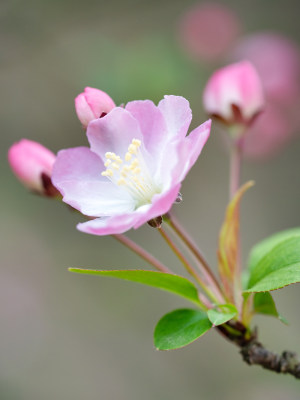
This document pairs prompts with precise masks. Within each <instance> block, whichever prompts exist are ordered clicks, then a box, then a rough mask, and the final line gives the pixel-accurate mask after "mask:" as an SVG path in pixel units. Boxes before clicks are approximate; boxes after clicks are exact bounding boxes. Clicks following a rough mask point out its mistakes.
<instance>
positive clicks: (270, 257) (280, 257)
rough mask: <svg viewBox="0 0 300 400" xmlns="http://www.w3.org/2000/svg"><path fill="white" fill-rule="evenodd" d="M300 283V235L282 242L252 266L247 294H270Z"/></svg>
mask: <svg viewBox="0 0 300 400" xmlns="http://www.w3.org/2000/svg"><path fill="white" fill-rule="evenodd" d="M297 282H300V235H297V234H296V235H295V236H292V237H289V238H288V239H284V240H282V241H281V242H280V243H279V244H276V245H275V246H274V247H272V248H271V250H269V251H268V252H267V253H266V254H265V255H264V256H263V257H261V258H260V259H259V261H258V263H257V264H256V265H253V266H252V269H251V271H250V279H249V283H248V288H247V290H246V292H268V291H270V290H276V289H279V288H282V287H284V286H287V285H290V284H292V283H297Z"/></svg>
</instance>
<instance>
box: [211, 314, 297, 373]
mask: <svg viewBox="0 0 300 400" xmlns="http://www.w3.org/2000/svg"><path fill="white" fill-rule="evenodd" d="M218 330H219V332H220V333H221V334H222V335H223V336H225V337H226V339H228V340H229V341H231V342H233V343H234V344H236V345H237V346H238V347H240V354H241V356H242V358H243V360H244V361H245V362H246V363H247V364H248V365H260V366H261V367H262V368H265V369H268V370H270V371H273V372H277V373H278V374H290V375H293V376H294V377H295V378H296V379H300V361H299V359H298V358H297V354H296V353H294V352H291V351H283V352H282V354H281V355H279V354H276V353H273V352H271V351H270V350H267V349H266V348H265V347H264V346H263V345H262V344H261V343H260V342H259V341H258V340H257V332H256V331H255V332H254V333H252V334H249V332H247V330H246V328H245V327H243V325H242V324H240V323H239V322H233V323H230V322H229V323H227V324H224V325H221V326H218Z"/></svg>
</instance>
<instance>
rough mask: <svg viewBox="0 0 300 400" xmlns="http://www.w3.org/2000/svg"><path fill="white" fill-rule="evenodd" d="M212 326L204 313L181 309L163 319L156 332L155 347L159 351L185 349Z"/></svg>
mask: <svg viewBox="0 0 300 400" xmlns="http://www.w3.org/2000/svg"><path fill="white" fill-rule="evenodd" d="M211 326H212V324H211V322H210V320H209V319H208V318H207V314H206V313H205V312H204V311H199V310H191V309H180V310H175V311H172V312H170V313H169V314H166V315H165V316H163V317H162V318H161V320H160V321H159V322H158V324H157V325H156V328H155V331H154V345H155V347H156V348H157V349H158V350H173V349H178V348H180V347H184V346H186V345H188V344H190V343H192V342H193V341H194V340H196V339H198V338H199V337H200V336H202V335H203V334H204V333H205V332H207V331H208V330H209V329H210V328H211Z"/></svg>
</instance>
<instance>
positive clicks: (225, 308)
mask: <svg viewBox="0 0 300 400" xmlns="http://www.w3.org/2000/svg"><path fill="white" fill-rule="evenodd" d="M237 314H238V310H237V308H236V307H235V306H234V305H233V304H220V305H218V306H216V307H215V308H211V309H210V310H208V311H207V316H208V318H209V320H210V322H211V323H212V324H213V325H214V326H218V325H222V324H225V322H227V321H229V320H231V319H232V318H234V317H235V316H236V315H237Z"/></svg>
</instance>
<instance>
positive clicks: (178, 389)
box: [0, 0, 300, 400]
mask: <svg viewBox="0 0 300 400" xmlns="http://www.w3.org/2000/svg"><path fill="white" fill-rule="evenodd" d="M224 4H225V3H223V5H222V4H219V5H218V4H217V3H210V2H208V3H207V2H206V3H201V2H200V3H199V2H198V3H196V2H194V1H190V0H186V1H180V0H160V1H158V0H151V1H149V0H148V1H145V0H140V1H138V0H123V1H120V0H118V1H116V0H111V1H110V2H107V1H106V2H105V1H102V0H98V1H92V0H86V1H84V2H77V1H71V0H51V1H50V0H45V1H42V0H40V1H37V0H36V1H34V0H28V1H26V2H25V1H21V0H9V1H8V0H2V2H1V5H0V13H1V25H0V30H1V44H2V50H1V55H0V57H1V61H2V62H1V77H0V82H1V88H2V89H1V95H2V106H1V113H2V116H1V121H2V134H1V146H0V152H1V160H2V165H1V169H0V175H1V182H2V190H1V202H2V207H1V210H0V215H1V227H0V229H1V258H2V261H1V269H0V320H1V341H0V354H1V357H0V399H1V400H21V399H22V400H35V399H43V400H53V399H64V400H68V399H72V400H81V399H85V400H96V399H105V400H106V399H107V400H110V399H113V400H118V399H120V400H121V399H122V400H125V399H126V400H127V399H128V400H129V399H130V400H141V399H142V400H150V399H151V400H152V399H157V400H171V399H172V400H179V399H183V398H186V399H189V400H193V399H195V400H196V399H197V400H198V399H205V400H216V399H218V398H222V399H223V400H229V399H230V400H235V399H240V398H243V399H244V400H254V399H264V400H268V399H270V400H271V399H272V400H281V399H285V400H296V399H299V383H298V382H297V381H296V380H295V379H293V378H290V377H287V376H276V375H275V374H272V373H269V372H266V371H263V370H262V369H260V368H259V367H248V366H247V365H246V364H244V363H242V361H241V358H240V355H239V354H238V351H237V349H236V348H234V347H233V345H232V344H230V343H227V342H225V341H224V340H223V339H222V338H221V337H220V336H219V335H218V334H217V333H216V332H210V333H208V334H207V335H205V336H204V337H203V338H201V339H200V340H198V341H196V342H195V343H193V344H191V345H190V346H188V347H186V348H184V349H181V350H177V351H173V352H157V351H156V350H155V349H154V347H153V342H152V332H153V329H154V326H155V324H156V322H157V321H158V319H159V318H160V317H161V316H162V315H163V314H165V313H166V312H169V311H172V310H173V309H175V308H179V307H186V306H188V303H185V301H184V300H180V299H179V298H178V299H177V298H176V297H175V296H172V295H171V294H168V293H164V292H160V291H157V290H155V289H153V288H148V287H143V286H139V285H138V284H132V283H126V282H121V281H118V280H110V279H104V278H103V279H101V278H96V277H89V276H80V275H75V274H71V273H69V272H67V267H70V266H73V267H80V266H82V267H93V268H97V267H98V268H100V267H101V268H117V267H122V268H123V267H124V268H143V267H147V266H146V265H145V263H143V262H141V261H140V260H139V259H138V258H137V257H136V256H135V255H133V254H131V253H130V252H129V251H128V250H127V249H125V248H123V247H122V246H121V245H120V244H118V243H116V242H115V241H114V239H112V238H110V237H104V238H103V237H95V236H90V235H86V234H83V233H80V232H78V231H77V230H76V229H75V226H76V223H77V222H78V221H79V219H80V217H79V216H78V215H74V214H72V213H71V212H69V211H68V210H67V209H66V208H65V207H64V206H63V205H62V204H58V203H56V202H54V201H51V200H47V199H43V198H40V197H38V196H35V195H32V194H30V193H27V191H26V190H25V189H24V188H23V187H22V186H21V185H20V184H19V182H18V181H17V180H16V179H15V177H14V176H13V174H12V172H11V171H10V169H9V166H8V164H7V161H6V160H7V150H8V148H9V146H10V145H11V144H12V143H13V142H15V141H17V140H19V139H21V138H23V137H26V138H28V139H31V140H36V141H39V142H41V143H43V144H44V145H45V146H46V147H48V148H50V149H51V150H53V151H54V152H57V151H58V150H59V149H61V148H66V147H74V146H78V145H86V144H87V141H86V138H85V134H84V131H83V130H82V129H81V127H80V123H79V122H78V120H77V117H76V114H75V111H74V102H73V100H74V97H75V96H76V95H77V94H78V93H80V92H81V91H83V89H84V87H85V86H92V87H97V88H100V89H102V90H105V91H106V92H108V93H109V94H110V96H111V97H112V98H113V99H114V101H115V102H116V103H117V104H121V103H126V102H128V101H130V100H134V99H151V100H153V101H154V102H156V103H157V102H158V101H159V100H160V99H161V98H162V97H163V95H165V94H176V95H182V96H184V97H186V98H187V99H189V101H190V103H191V108H192V110H193V117H194V118H193V122H192V127H195V126H197V125H198V124H199V123H200V122H202V121H204V120H205V118H206V116H205V114H204V112H203V107H202V91H203V88H204V85H205V83H206V81H207V79H208V77H209V76H210V74H211V73H212V72H213V70H214V69H216V68H217V67H219V66H221V65H224V64H226V63H228V62H232V61H233V60H237V59H239V58H249V59H251V61H253V63H254V64H255V65H256V66H257V68H258V70H259V73H261V74H262V77H265V82H266V88H265V89H266V96H267V100H268V109H270V110H271V111H270V113H271V114H268V115H269V118H267V117H268V116H267V117H266V121H264V120H262V121H260V125H258V126H257V127H254V128H253V130H254V131H255V132H254V133H253V138H254V137H255V138H256V139H255V140H254V139H250V138H249V147H248V150H249V151H247V155H248V156H247V159H246V161H245V165H244V169H243V176H242V179H243V181H246V180H248V179H254V180H255V181H256V185H255V187H254V188H253V189H251V191H249V192H248V193H247V195H246V196H245V198H244V200H243V205H242V239H243V258H244V262H245V265H246V260H247V253H248V252H249V250H250V248H251V246H252V245H254V244H255V243H256V242H257V241H259V240H261V239H262V238H264V237H266V236H267V235H270V234H272V233H274V232H276V231H279V230H282V229H285V228H289V227H293V226H297V225H299V223H300V217H299V204H300V190H299V152H300V141H299V132H300V128H299V126H300V123H299V122H300V118H299V111H298V110H299V105H300V101H299V98H300V96H299V93H298V92H299V89H300V86H299V81H298V79H299V76H298V75H299V48H298V45H299V43H300V28H299V11H300V10H299V2H298V1H296V0H285V1H283V0H272V2H270V1H267V0H260V1H255V0H254V1H252V2H240V1H237V0H230V1H229V0H228V1H227V2H226V8H225V6H224ZM211 7H212V8H211ZM263 57H265V61H263V62H262V60H263ZM268 60H269V64H268V65H269V67H268V68H263V67H264V66H266V63H267V61H268ZM270 60H271V61H270ZM283 60H285V62H283ZM261 64H262V65H261ZM273 67H274V68H273ZM277 67H278V68H277ZM276 68H277V69H276ZM272 74H273V75H272ZM269 75H272V76H273V80H272V79H270V80H271V83H270V82H269V81H268V82H267V78H268V77H269ZM264 118H265V117H264ZM255 135H256V136H255ZM227 186H228V157H227V150H226V146H225V144H224V137H223V132H222V130H221V128H220V127H219V126H218V125H217V124H214V125H213V129H212V134H211V138H210V139H209V142H208V143H207V145H206V147H205V149H204V151H203V153H202V155H201V157H200V159H199V161H198V163H197V164H196V166H195V167H194V168H193V170H192V171H191V173H190V174H189V175H188V177H187V179H186V181H185V183H184V185H183V191H182V192H183V198H184V201H183V202H182V203H181V204H180V205H177V206H175V207H174V209H175V210H174V211H175V213H176V215H177V216H178V218H179V219H180V220H181V221H182V222H183V224H184V225H185V227H186V228H187V229H188V230H189V231H190V232H191V233H192V234H193V235H194V237H195V239H196V241H197V242H198V244H199V245H200V246H201V248H202V249H203V250H204V252H205V254H206V256H207V258H208V259H209V261H210V262H211V264H212V265H214V266H215V265H216V254H215V253H216V246H217V237H218V231H219V228H220V225H221V223H222V219H223V215H224V210H225V206H226V203H227V198H228V189H227ZM129 236H130V237H131V238H133V239H135V240H136V241H137V242H138V243H140V244H143V245H145V246H146V247H147V249H148V250H151V251H153V253H154V254H155V255H157V256H158V257H160V258H161V259H162V260H163V261H164V262H165V263H166V264H167V265H169V266H170V267H174V268H175V270H176V271H177V272H179V271H180V270H179V267H178V265H177V262H176V260H175V259H174V258H173V256H172V254H171V253H170V252H169V250H168V249H167V248H166V247H165V246H164V244H163V243H161V241H160V237H159V235H158V233H157V232H156V231H155V230H154V229H152V228H150V227H148V226H144V227H142V228H141V229H139V230H138V231H133V232H130V234H129ZM299 290H300V286H299V285H292V286H290V287H288V288H285V289H284V290H279V291H277V292H276V293H274V297H275V300H276V301H277V306H278V308H279V311H280V312H281V314H282V315H283V316H285V317H286V318H287V319H288V320H289V321H290V322H291V324H290V326H285V325H283V324H281V323H280V322H279V321H277V320H275V319H272V318H267V317H264V318H260V317H257V319H256V320H255V323H257V324H258V325H259V329H260V339H261V340H262V341H263V342H264V343H266V344H267V345H268V347H269V348H270V349H273V350H276V351H282V350H284V349H286V348H288V349H291V350H295V351H297V352H298V353H299V354H300V345H299V331H300V319H299V306H298V304H299V298H300V297H299V293H300V292H299Z"/></svg>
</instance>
